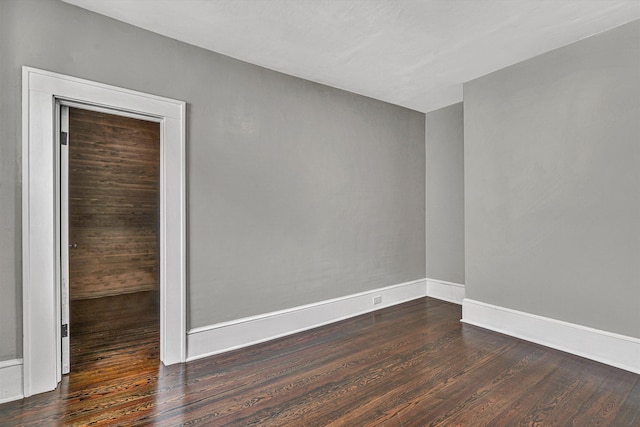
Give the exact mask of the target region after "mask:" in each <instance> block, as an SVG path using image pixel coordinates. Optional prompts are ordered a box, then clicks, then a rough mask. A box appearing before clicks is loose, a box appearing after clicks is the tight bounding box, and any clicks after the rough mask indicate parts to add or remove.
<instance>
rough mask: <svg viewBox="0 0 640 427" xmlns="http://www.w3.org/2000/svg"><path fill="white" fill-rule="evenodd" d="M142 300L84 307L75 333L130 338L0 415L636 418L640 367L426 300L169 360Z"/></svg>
mask: <svg viewBox="0 0 640 427" xmlns="http://www.w3.org/2000/svg"><path fill="white" fill-rule="evenodd" d="M151 295H152V294H150V293H149V297H150V298H151ZM140 296H141V297H142V298H144V294H140ZM124 297H126V296H124ZM124 297H113V298H124ZM114 301H115V300H114ZM153 304H155V303H154V302H152V303H149V304H146V303H143V302H142V301H140V300H138V301H137V302H136V304H129V305H127V304H116V303H115V302H113V303H111V304H110V306H112V307H118V309H117V310H116V311H115V312H114V311H111V312H109V313H103V314H95V313H96V311H97V310H96V308H91V307H89V306H87V307H86V313H87V315H85V317H84V318H85V323H84V324H83V325H82V326H81V327H80V326H75V327H76V329H80V330H79V331H77V332H78V333H80V334H81V335H86V333H88V332H90V331H91V329H92V328H93V327H94V326H92V325H91V322H90V320H91V319H92V318H94V317H100V316H103V317H105V318H111V319H118V320H116V321H117V323H118V327H119V328H122V329H123V330H125V331H126V330H128V326H127V324H128V323H129V324H130V327H131V328H139V330H138V332H139V333H140V334H138V333H136V334H126V333H125V334H123V336H121V337H118V340H119V341H118V342H117V344H114V345H112V347H111V349H109V350H107V351H100V352H95V354H90V353H88V354H86V355H85V356H82V357H81V358H77V359H75V360H77V362H78V363H79V364H80V366H82V367H83V370H82V372H77V373H72V374H70V375H69V376H67V377H65V378H64V380H63V382H62V384H61V386H60V387H59V388H58V390H56V391H54V392H51V393H46V394H43V395H39V396H33V397H30V398H28V399H24V400H22V401H18V402H11V403H8V404H4V405H1V406H0V420H2V422H1V424H2V425H25V426H35V425H52V426H53V425H96V426H101V425H121V426H125V425H158V426H178V425H206V426H250V425H254V426H403V427H406V426H555V425H563V426H564V425H575V426H592V425H593V426H595V425H600V426H624V427H628V426H638V425H640V382H639V380H640V376H638V375H635V374H632V373H629V372H626V371H622V370H620V369H616V368H613V367H609V366H606V365H602V364H599V363H597V362H593V361H590V360H587V359H583V358H580V357H577V356H573V355H569V354H566V353H562V352H560V351H557V350H553V349H549V348H545V347H542V346H539V345H536V344H532V343H528V342H525V341H522V340H518V339H515V338H512V337H508V336H505V335H500V334H498V333H495V332H491V331H487V330H483V329H480V328H476V327H474V326H470V325H464V324H462V323H460V321H459V319H460V316H461V313H460V306H457V305H454V304H450V303H446V302H442V301H438V300H434V299H430V298H423V299H419V300H415V301H412V302H409V303H405V304H401V305H398V306H395V307H390V308H386V309H383V310H380V311H378V312H374V313H370V314H366V315H362V316H359V317H355V318H353V319H349V320H345V321H342V322H338V323H335V324H331V325H328V326H324V327H321V328H317V329H313V330H311V331H307V332H303V333H299V334H296V335H292V336H289V337H285V338H281V339H278V340H274V341H270V342H267V343H264V344H259V345H256V346H252V347H248V348H245V349H241V350H237V351H234V352H229V353H225V354H221V355H218V356H213V357H209V358H206V359H202V360H198V361H194V362H189V363H186V364H184V365H177V366H175V365H174V366H169V367H165V366H162V365H161V364H159V363H158V361H157V351H158V349H157V330H154V325H157V319H156V318H155V317H153V316H154V315H151V314H144V313H141V312H136V311H135V310H134V309H135V307H153ZM156 327H157V326H156ZM95 332H96V333H99V331H95ZM89 335H91V334H89ZM90 339H92V340H93V341H94V343H95V345H96V346H99V341H100V340H99V339H97V338H95V337H94V338H90ZM127 341H129V343H128V344H127Z"/></svg>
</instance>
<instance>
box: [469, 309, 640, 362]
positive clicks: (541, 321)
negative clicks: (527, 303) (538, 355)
mask: <svg viewBox="0 0 640 427" xmlns="http://www.w3.org/2000/svg"><path fill="white" fill-rule="evenodd" d="M462 322H464V323H468V324H470V325H474V326H479V327H481V328H485V329H490V330H492V331H495V332H499V333H502V334H506V335H510V336H513V337H516V338H521V339H524V340H527V341H531V342H534V343H536V344H540V345H544V346H546V347H551V348H555V349H557V350H561V351H564V352H567V353H571V354H575V355H577V356H581V357H584V358H587V359H591V360H595V361H597V362H601V363H605V364H607V365H611V366H615V367H617V368H620V369H624V370H626V371H630V372H634V373H636V374H640V339H637V338H633V337H629V336H625V335H619V334H614V333H611V332H606V331H602V330H599V329H594V328H589V327H586V326H582V325H577V324H574V323H569V322H564V321H562V320H557V319H552V318H548V317H543V316H538V315H535V314H530V313H525V312H522V311H517V310H512V309H509V308H505V307H499V306H495V305H491V304H487V303H484V302H480V301H475V300H472V299H469V298H465V299H464V301H463V302H462Z"/></svg>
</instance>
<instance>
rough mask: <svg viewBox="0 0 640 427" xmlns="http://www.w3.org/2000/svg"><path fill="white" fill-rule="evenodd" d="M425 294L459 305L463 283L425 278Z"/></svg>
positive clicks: (461, 298)
mask: <svg viewBox="0 0 640 427" xmlns="http://www.w3.org/2000/svg"><path fill="white" fill-rule="evenodd" d="M427 296H428V297H431V298H436V299H439V300H443V301H448V302H452V303H455V304H459V305H460V304H462V300H463V299H464V285H461V284H459V283H452V282H445V281H444V280H437V279H427Z"/></svg>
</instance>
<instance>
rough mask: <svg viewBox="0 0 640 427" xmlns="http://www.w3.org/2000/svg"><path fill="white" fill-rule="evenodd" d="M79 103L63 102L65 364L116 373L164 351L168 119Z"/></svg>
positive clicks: (74, 371)
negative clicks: (164, 137) (163, 168)
mask: <svg viewBox="0 0 640 427" xmlns="http://www.w3.org/2000/svg"><path fill="white" fill-rule="evenodd" d="M72 105H73V104H72V103H64V102H61V103H59V108H60V114H59V117H60V130H61V137H60V143H61V144H60V167H59V173H60V179H59V182H60V191H59V195H60V202H59V205H60V216H59V217H60V242H61V248H60V255H61V256H60V262H61V266H60V272H61V280H60V285H61V287H62V289H61V291H60V295H61V298H62V301H61V320H62V331H63V333H62V337H61V339H62V343H61V347H62V361H61V367H62V374H67V373H69V372H71V373H72V374H78V373H83V372H84V373H88V374H91V375H96V373H97V372H101V373H104V372H108V375H111V376H112V377H113V376H119V375H120V374H122V373H123V372H127V371H131V370H135V369H141V368H148V367H149V365H151V366H153V365H154V364H155V365H157V364H158V363H159V358H160V346H159V341H160V336H159V334H160V306H159V303H160V296H159V290H160V286H159V283H160V273H159V272H160V124H159V122H158V121H150V120H148V119H146V118H137V117H130V114H129V115H128V116H123V115H119V114H117V113H118V112H117V111H105V110H103V109H101V111H94V110H91V109H86V108H78V107H75V106H72ZM105 367H108V369H106V370H105V369H103V368H105Z"/></svg>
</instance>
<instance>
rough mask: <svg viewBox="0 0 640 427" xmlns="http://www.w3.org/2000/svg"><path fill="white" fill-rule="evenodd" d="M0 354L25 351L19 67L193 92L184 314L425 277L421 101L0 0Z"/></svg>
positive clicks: (290, 301)
mask: <svg viewBox="0 0 640 427" xmlns="http://www.w3.org/2000/svg"><path fill="white" fill-rule="evenodd" d="M0 7H1V8H2V9H1V11H0V43H2V44H1V45H0V48H1V51H0V58H2V61H1V65H0V67H1V68H0V88H1V89H2V96H1V97H0V102H2V107H3V108H2V112H1V113H0V123H1V125H2V127H1V129H0V138H1V144H0V149H1V150H2V151H1V156H0V159H1V162H2V163H1V165H2V169H1V170H0V184H1V187H0V202H1V204H0V209H1V214H2V215H1V217H0V232H1V233H2V235H1V237H2V239H1V240H0V251H1V252H0V266H1V267H2V275H0V280H1V281H2V282H1V285H0V292H1V298H0V328H2V329H1V332H2V339H0V360H2V359H7V358H12V357H15V356H16V355H19V354H20V351H21V348H20V347H21V344H20V337H19V336H20V334H21V320H20V319H21V312H20V307H21V304H22V303H21V300H20V294H21V283H20V281H21V279H20V278H21V259H20V255H19V254H20V251H21V249H20V236H21V234H20V233H21V224H20V215H21V213H20V203H21V202H20V191H21V187H20V174H21V171H20V161H21V160H20V150H21V141H20V126H21V125H20V123H21V122H20V114H21V107H20V105H21V104H20V103H21V98H20V97H21V94H20V78H21V77H20V76H21V74H20V73H21V71H20V67H21V66H22V65H23V64H24V65H30V66H34V67H38V68H43V69H46V70H51V71H55V72H59V73H64V74H69V75H73V76H77V77H81V78H86V79H91V80H96V81H99V82H104V83H108V84H113V85H117V86H121V87H125V88H130V89H134V90H139V91H143V92H148V93H153V94H157V95H162V96H167V97H171V98H176V99H180V100H184V101H186V102H188V129H187V132H188V147H187V155H188V220H189V225H188V227H189V232H188V254H189V255H188V269H189V288H188V292H189V298H188V303H189V318H190V321H189V324H190V326H191V327H198V326H204V325H208V324H212V323H216V322H220V321H225V320H229V319H234V318H239V317H243V316H248V315H254V314H258V313H264V312H269V311H273V310H278V309H283V308H287V307H292V306H296V305H300V304H305V303H311V302H314V301H319V300H324V299H327V298H333V297H338V296H342V295H347V294H351V293H355V292H360V291H364V290H368V289H373V288H377V287H381V286H387V285H393V284H397V283H401V282H406V281H410V280H413V279H419V278H423V277H425V263H424V260H425V238H424V236H425V225H424V224H425V219H424V202H425V200H424V194H425V184H424V183H425V176H424V173H425V172H424V170H425V164H424V158H425V153H424V120H425V117H424V114H421V113H418V112H415V111H410V110H407V109H404V108H400V107H397V106H393V105H390V104H386V103H383V102H379V101H375V100H372V99H369V98H365V97H361V96H358V95H354V94H351V93H347V92H344V91H340V90H337V89H333V88H329V87H326V86H322V85H319V84H315V83H311V82H308V81H304V80H301V79H297V78H294V77H290V76H286V75H283V74H279V73H276V72H273V71H270V70H266V69H263V68H260V67H257V66H253V65H250V64H246V63H243V62H240V61H237V60H234V59H231V58H228V57H225V56H222V55H219V54H215V53H212V52H208V51H205V50H202V49H199V48H196V47H193V46H189V45H186V44H183V43H180V42H177V41H175V40H172V39H169V38H165V37H162V36H159V35H156V34H153V33H150V32H147V31H144V30H141V29H137V28H135V27H132V26H129V25H126V24H123V23H119V22H117V21H114V20H111V19H109V18H106V17H102V16H99V15H96V14H93V13H90V12H87V11H85V10H82V9H79V8H76V7H73V6H70V5H67V4H64V3H60V2H58V1H52V0H47V1H24V0H20V1H15V0H13V1H12V0H2V1H0Z"/></svg>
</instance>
